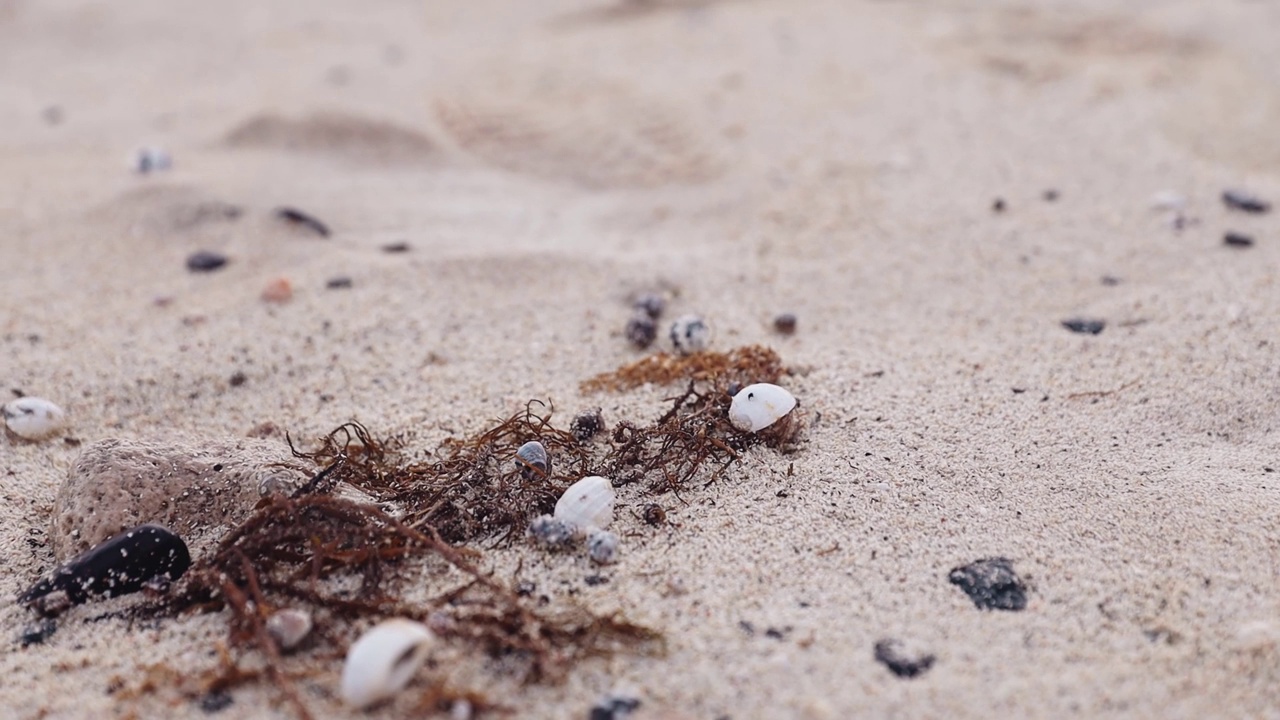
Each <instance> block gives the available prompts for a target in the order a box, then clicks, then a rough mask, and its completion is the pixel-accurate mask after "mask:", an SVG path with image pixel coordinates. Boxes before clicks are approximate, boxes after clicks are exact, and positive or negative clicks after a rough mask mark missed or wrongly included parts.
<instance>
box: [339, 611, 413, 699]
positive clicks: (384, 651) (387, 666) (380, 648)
mask: <svg viewBox="0 0 1280 720" xmlns="http://www.w3.org/2000/svg"><path fill="white" fill-rule="evenodd" d="M434 638H435V636H434V635H433V634H432V633H431V631H430V630H428V629H427V626H426V625H423V624H422V623H417V622H414V621H412V620H405V619H403V618H392V619H391V620H384V621H383V622H381V623H379V624H377V625H375V626H374V627H373V628H371V629H370V630H369V631H368V632H366V633H365V634H364V635H361V636H360V639H359V640H357V641H356V642H355V643H354V644H353V645H352V646H351V649H350V650H348V651H347V660H346V664H345V665H343V667H342V699H343V701H345V702H346V703H347V704H348V705H351V706H352V707H355V708H367V707H369V706H371V705H374V704H376V703H379V702H382V701H383V700H387V699H389V698H391V697H392V696H394V695H395V694H396V693H398V692H400V691H401V690H403V689H404V687H405V686H406V685H408V684H409V681H410V680H412V679H413V676H414V675H415V674H416V673H417V672H418V669H419V668H421V667H422V664H423V663H424V662H425V661H426V659H427V653H428V652H429V651H430V649H431V644H432V640H433V639H434Z"/></svg>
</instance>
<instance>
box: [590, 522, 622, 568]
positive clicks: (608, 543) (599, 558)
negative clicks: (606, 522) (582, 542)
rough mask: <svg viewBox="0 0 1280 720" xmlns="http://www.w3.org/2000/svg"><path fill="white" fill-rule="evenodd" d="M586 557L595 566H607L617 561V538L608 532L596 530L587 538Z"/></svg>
mask: <svg viewBox="0 0 1280 720" xmlns="http://www.w3.org/2000/svg"><path fill="white" fill-rule="evenodd" d="M587 557H589V558H591V561H592V562H594V563H596V564H597V565H608V564H610V563H612V562H613V561H614V560H617V559H618V536H617V535H614V534H613V533H611V532H609V531H608V530H597V531H595V532H593V533H591V535H590V536H589V537H587Z"/></svg>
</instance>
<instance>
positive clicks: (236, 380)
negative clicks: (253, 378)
mask: <svg viewBox="0 0 1280 720" xmlns="http://www.w3.org/2000/svg"><path fill="white" fill-rule="evenodd" d="M248 379H249V376H247V375H245V374H244V371H243V370H237V371H235V372H233V373H231V377H229V378H227V382H228V383H230V384H231V387H240V386H241V385H243V384H244V383H245V381H246V380H248Z"/></svg>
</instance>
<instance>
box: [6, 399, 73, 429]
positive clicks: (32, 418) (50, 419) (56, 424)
mask: <svg viewBox="0 0 1280 720" xmlns="http://www.w3.org/2000/svg"><path fill="white" fill-rule="evenodd" d="M0 414H3V415H4V422H5V425H7V426H8V427H9V429H10V430H12V431H13V434H14V435H17V436H18V437H21V438H26V439H28V440H41V439H43V438H46V437H49V436H50V435H52V434H54V433H56V432H58V431H59V430H61V429H63V428H64V427H66V426H67V414H66V413H65V412H63V411H62V408H60V407H58V406H57V405H54V404H53V403H51V402H49V401H48V400H45V399H44V398H38V397H24V398H18V399H17V400H13V401H10V402H8V403H6V404H5V406H4V407H3V408H0Z"/></svg>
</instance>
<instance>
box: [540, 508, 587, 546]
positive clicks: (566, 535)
mask: <svg viewBox="0 0 1280 720" xmlns="http://www.w3.org/2000/svg"><path fill="white" fill-rule="evenodd" d="M577 532H578V529H577V528H576V527H574V526H573V525H570V524H569V523H567V522H565V521H563V520H558V519H556V518H555V517H552V516H551V515H539V516H538V517H536V518H534V519H533V520H531V521H529V529H528V531H527V534H528V535H529V537H531V538H533V540H534V542H536V543H538V544H539V545H541V546H543V547H547V548H562V547H567V546H569V545H571V544H572V543H573V541H574V540H575V536H576V535H577Z"/></svg>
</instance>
